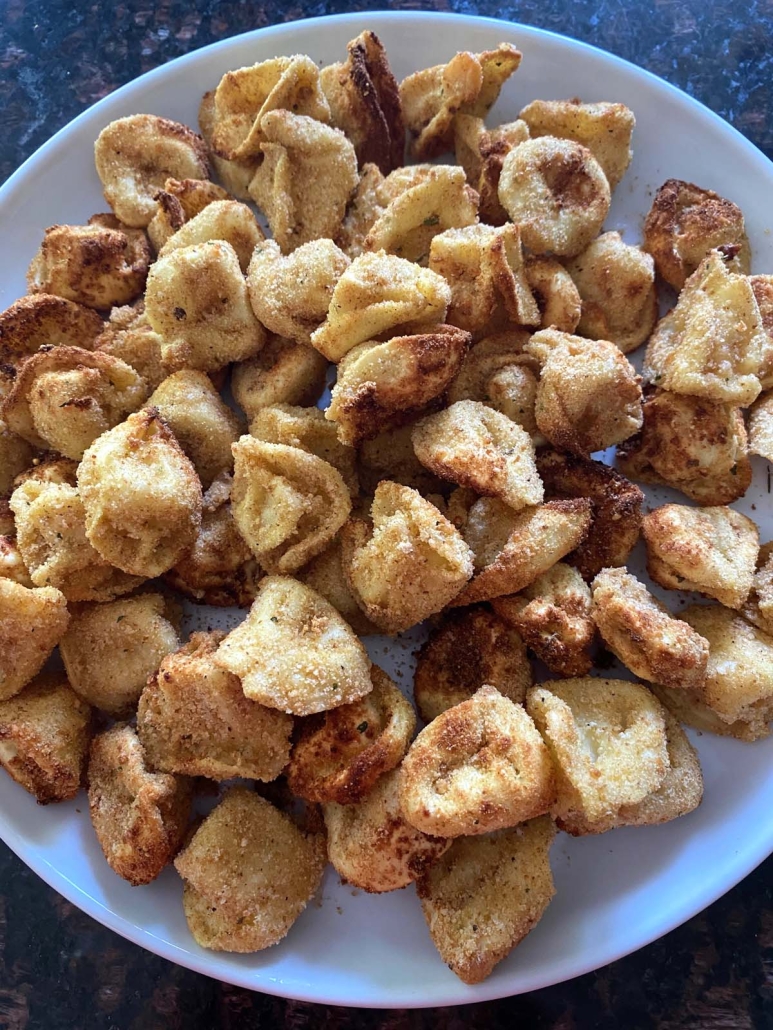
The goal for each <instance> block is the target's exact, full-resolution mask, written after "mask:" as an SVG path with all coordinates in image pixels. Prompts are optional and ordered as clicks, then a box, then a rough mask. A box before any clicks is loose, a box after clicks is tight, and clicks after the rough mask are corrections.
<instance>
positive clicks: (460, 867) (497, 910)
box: [417, 816, 556, 984]
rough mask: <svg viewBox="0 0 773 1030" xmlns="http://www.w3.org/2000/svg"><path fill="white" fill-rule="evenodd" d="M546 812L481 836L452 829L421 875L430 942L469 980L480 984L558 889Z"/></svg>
mask: <svg viewBox="0 0 773 1030" xmlns="http://www.w3.org/2000/svg"><path fill="white" fill-rule="evenodd" d="M555 835H556V828H555V825H554V823H553V821H552V820H551V819H549V818H548V817H547V816H540V818H538V819H532V820H531V821H530V822H528V823H524V824H523V825H522V826H516V827H513V828H512V829H507V830H499V831H498V832H496V833H492V834H489V835H486V836H482V837H457V839H456V840H454V842H453V843H452V845H451V847H450V848H449V850H448V851H446V853H445V854H444V855H442V856H441V857H440V858H439V859H438V861H437V862H433V864H432V865H431V866H430V867H429V869H428V870H427V872H426V874H425V875H424V876H423V877H422V878H421V879H420V880H419V883H418V885H417V893H418V895H419V900H420V901H421V908H422V911H423V913H424V918H425V919H426V921H427V928H428V929H429V933H430V936H431V937H432V942H433V944H434V945H435V947H436V948H437V950H438V952H439V953H440V957H441V958H442V960H443V961H444V962H445V963H446V965H447V966H449V968H450V969H451V970H452V971H453V972H454V973H456V975H457V976H458V977H459V979H460V980H462V981H463V982H464V983H466V984H477V983H480V982H481V981H482V980H485V979H486V977H487V976H490V974H491V972H492V971H493V969H494V967H495V966H496V965H497V963H498V962H501V961H502V959H504V958H506V957H507V956H508V955H509V954H510V952H511V951H512V950H513V948H515V947H516V946H517V945H518V944H520V942H521V941H522V940H523V939H524V937H526V935H527V934H528V933H530V931H531V930H533V929H534V927H535V926H536V925H537V923H538V922H539V921H540V919H541V918H542V915H543V913H544V911H545V909H546V908H547V907H548V905H549V904H550V901H551V899H552V898H553V895H554V894H555V886H554V884H553V874H552V873H551V870H550V858H549V856H550V846H551V844H552V843H553V838H554V837H555Z"/></svg>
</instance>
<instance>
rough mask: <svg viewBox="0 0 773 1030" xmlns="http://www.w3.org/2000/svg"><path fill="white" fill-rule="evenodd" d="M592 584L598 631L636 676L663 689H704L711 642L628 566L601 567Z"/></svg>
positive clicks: (594, 615)
mask: <svg viewBox="0 0 773 1030" xmlns="http://www.w3.org/2000/svg"><path fill="white" fill-rule="evenodd" d="M591 586H592V588H593V619H594V621H595V623H596V625H597V626H598V629H599V633H600V634H601V636H602V637H603V638H604V642H605V643H606V645H607V647H608V648H609V650H610V651H611V652H612V653H613V654H614V655H616V656H617V657H618V658H619V659H620V661H621V662H622V663H623V664H624V665H625V666H626V667H627V668H628V669H630V670H631V672H632V673H633V674H634V675H635V676H638V677H639V679H643V680H649V681H650V682H652V683H660V684H662V686H664V687H679V688H683V689H684V690H700V688H701V687H702V686H703V684H704V683H705V681H706V667H707V664H708V660H709V645H708V642H707V641H706V640H705V639H704V638H703V637H702V636H701V635H700V634H699V633H696V632H695V630H693V629H691V628H690V626H688V625H687V623H686V622H684V621H682V620H681V619H677V618H674V616H673V615H672V614H671V613H670V612H669V610H668V609H667V608H666V606H665V605H664V604H661V603H660V601H658V599H657V598H656V597H654V596H653V595H652V594H651V593H650V592H649V590H647V588H646V587H645V585H644V584H643V583H641V582H640V581H639V580H638V579H637V578H636V577H635V576H632V575H631V574H630V573H629V572H628V571H627V570H626V569H603V570H602V571H601V572H600V573H599V574H598V576H596V578H595V579H594V580H593V583H592V584H591Z"/></svg>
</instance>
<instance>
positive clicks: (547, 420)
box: [525, 329, 643, 458]
mask: <svg viewBox="0 0 773 1030" xmlns="http://www.w3.org/2000/svg"><path fill="white" fill-rule="evenodd" d="M525 349H526V352H527V354H530V355H532V356H533V357H535V358H537V359H538V360H540V361H541V364H542V367H541V374H540V380H539V385H538V387H537V399H536V403H535V408H534V416H535V419H536V421H537V426H538V427H539V429H540V432H541V433H543V434H544V435H545V437H547V439H548V440H549V441H550V442H551V443H552V444H553V445H554V446H555V447H561V448H563V449H564V450H568V451H570V452H571V453H572V454H576V455H579V456H580V457H586V458H587V457H589V456H590V454H591V453H592V452H594V451H602V450H605V449H606V448H607V447H611V446H612V445H613V444H617V443H622V441H623V440H627V439H628V437H630V436H633V435H634V433H636V432H637V430H639V429H640V428H641V425H642V420H643V418H642V391H641V379H640V377H639V376H638V375H637V374H636V372H635V370H634V368H633V366H632V365H631V363H630V362H629V361H628V360H627V358H625V357H624V355H623V354H621V353H620V350H619V349H618V348H617V347H616V346H615V345H614V344H613V343H609V342H608V341H607V340H584V339H583V338H582V337H580V336H570V335H569V334H568V333H559V332H557V331H556V330H555V329H542V330H540V331H539V332H538V333H535V334H534V336H532V338H531V340H530V341H529V343H528V344H527V346H526V348H525Z"/></svg>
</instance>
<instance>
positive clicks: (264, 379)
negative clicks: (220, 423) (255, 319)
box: [231, 334, 327, 421]
mask: <svg viewBox="0 0 773 1030" xmlns="http://www.w3.org/2000/svg"><path fill="white" fill-rule="evenodd" d="M326 374H327V362H326V361H325V359H324V358H323V357H322V355H321V354H319V353H318V352H317V351H315V350H314V349H313V348H312V347H306V346H305V345H304V344H301V343H294V342H293V341H292V340H287V339H284V338H283V337H281V336H274V335H273V334H269V337H268V339H267V341H266V345H265V347H263V348H262V349H261V351H260V353H259V354H256V355H255V357H254V358H248V359H247V361H241V362H239V363H238V364H237V365H235V366H234V369H233V374H232V376H231V390H232V392H233V395H234V399H235V400H236V403H237V404H238V405H239V407H240V408H241V409H242V411H243V412H244V413H245V415H246V416H247V419H248V421H252V420H253V419H254V418H255V416H256V415H257V414H258V412H259V411H261V410H262V409H263V408H267V407H271V406H272V405H274V404H300V405H303V406H305V405H308V404H314V403H315V402H316V401H317V399H318V398H319V395H320V394H321V393H322V391H323V389H324V387H325V376H326Z"/></svg>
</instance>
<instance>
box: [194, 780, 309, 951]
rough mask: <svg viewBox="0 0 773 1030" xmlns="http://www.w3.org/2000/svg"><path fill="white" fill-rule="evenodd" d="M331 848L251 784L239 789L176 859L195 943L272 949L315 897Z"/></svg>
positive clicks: (221, 947)
mask: <svg viewBox="0 0 773 1030" xmlns="http://www.w3.org/2000/svg"><path fill="white" fill-rule="evenodd" d="M325 860H326V853H325V843H324V838H323V837H322V836H321V835H308V834H305V833H303V832H302V831H301V830H299V829H298V828H297V827H296V826H295V824H294V823H293V822H292V820H291V819H290V818H289V816H287V815H285V814H284V813H282V812H280V811H278V810H277V809H276V808H274V807H273V805H271V804H269V802H268V801H265V800H264V799H263V798H262V797H260V796H259V795H258V794H255V793H253V792H252V791H250V790H248V789H247V788H246V787H232V788H231V789H230V790H229V791H228V793H227V794H226V795H225V796H224V797H223V799H222V801H220V803H219V804H218V806H217V807H216V808H215V809H214V810H213V811H212V812H210V814H209V815H208V816H207V817H206V819H205V820H204V821H203V823H202V824H201V826H199V828H198V829H197V830H196V832H195V834H194V835H193V837H192V838H191V840H190V842H189V843H188V844H187V845H186V847H185V848H184V849H183V851H181V852H180V854H179V855H178V856H177V858H176V859H175V863H174V864H175V868H176V869H177V871H178V873H179V874H180V876H182V878H183V880H184V881H185V889H184V892H183V907H184V909H185V918H186V919H187V921H188V928H189V929H190V931H191V933H192V934H193V937H194V939H195V940H196V943H197V944H199V945H200V946H201V947H203V948H210V949H212V950H213V951H235V952H253V951H262V950H263V949H264V948H269V947H271V945H272V944H276V943H277V942H278V941H280V940H281V939H282V938H283V937H285V936H286V935H287V932H288V931H289V929H290V927H291V926H292V925H293V923H294V922H295V921H296V919H297V918H298V916H299V915H300V914H301V912H302V911H303V910H304V908H305V907H306V905H307V904H308V902H309V901H310V900H311V898H312V896H313V895H314V893H315V891H316V890H317V887H318V886H319V884H320V881H321V879H322V873H323V870H324V867H325Z"/></svg>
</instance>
